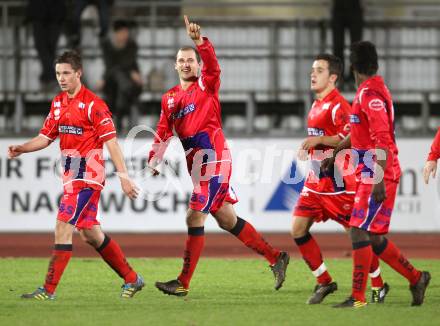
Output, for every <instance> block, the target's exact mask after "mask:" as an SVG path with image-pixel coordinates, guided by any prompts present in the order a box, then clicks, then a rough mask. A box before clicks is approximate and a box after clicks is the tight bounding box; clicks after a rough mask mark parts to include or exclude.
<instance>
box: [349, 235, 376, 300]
mask: <svg viewBox="0 0 440 326" xmlns="http://www.w3.org/2000/svg"><path fill="white" fill-rule="evenodd" d="M372 258H373V249H372V248H371V242H370V241H362V242H355V243H353V285H352V292H351V296H352V297H353V298H355V299H356V300H358V301H362V302H366V299H365V289H366V287H367V281H368V271H369V270H370V266H371V260H372Z"/></svg>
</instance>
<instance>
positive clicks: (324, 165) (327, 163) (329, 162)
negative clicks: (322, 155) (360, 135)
mask: <svg viewBox="0 0 440 326" xmlns="http://www.w3.org/2000/svg"><path fill="white" fill-rule="evenodd" d="M348 148H351V137H350V135H348V136H347V137H345V138H344V139H343V140H341V141H340V142H339V143H338V145H337V146H336V147H335V149H334V150H333V156H332V157H329V158H326V159H325V160H323V161H322V162H321V171H324V172H328V171H330V170H331V169H332V168H333V166H334V164H335V159H336V155H338V153H339V152H340V151H342V150H344V149H348Z"/></svg>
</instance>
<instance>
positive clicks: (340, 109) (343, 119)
mask: <svg viewBox="0 0 440 326" xmlns="http://www.w3.org/2000/svg"><path fill="white" fill-rule="evenodd" d="M349 110H350V107H349V105H348V104H346V103H337V104H336V105H335V106H333V108H332V111H331V112H332V122H333V125H334V126H335V128H336V133H337V135H338V136H339V137H341V138H345V137H347V135H348V134H349V133H350V121H349V119H348V116H349Z"/></svg>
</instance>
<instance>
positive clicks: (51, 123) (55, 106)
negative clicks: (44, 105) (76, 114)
mask: <svg viewBox="0 0 440 326" xmlns="http://www.w3.org/2000/svg"><path fill="white" fill-rule="evenodd" d="M60 107H61V102H60V101H56V100H55V99H54V100H53V101H52V104H51V107H50V111H49V114H48V115H47V117H46V120H44V124H43V127H42V128H41V129H40V136H43V137H44V138H47V139H48V140H50V141H54V140H55V139H56V138H57V137H58V134H59V131H58V124H59V120H60V112H61V110H60Z"/></svg>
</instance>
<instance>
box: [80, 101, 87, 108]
mask: <svg viewBox="0 0 440 326" xmlns="http://www.w3.org/2000/svg"><path fill="white" fill-rule="evenodd" d="M85 107H86V104H85V103H83V102H79V104H78V108H80V109H85Z"/></svg>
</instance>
